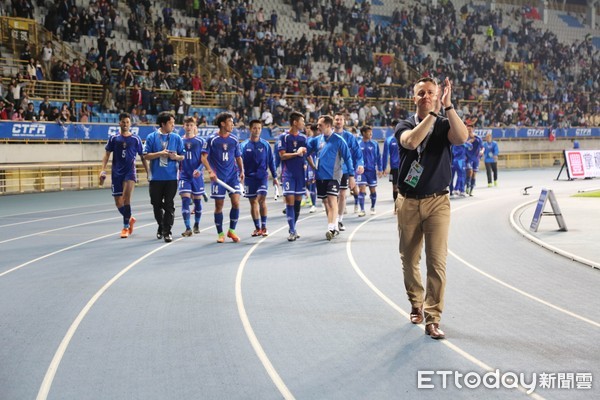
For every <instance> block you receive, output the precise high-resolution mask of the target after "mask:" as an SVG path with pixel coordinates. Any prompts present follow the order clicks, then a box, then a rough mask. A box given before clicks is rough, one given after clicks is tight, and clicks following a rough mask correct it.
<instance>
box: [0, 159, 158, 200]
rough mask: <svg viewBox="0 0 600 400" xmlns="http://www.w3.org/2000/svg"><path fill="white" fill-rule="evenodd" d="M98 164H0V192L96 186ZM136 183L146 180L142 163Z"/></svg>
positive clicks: (107, 180) (25, 191) (29, 191)
mask: <svg viewBox="0 0 600 400" xmlns="http://www.w3.org/2000/svg"><path fill="white" fill-rule="evenodd" d="M101 168H102V164H100V163H78V164H36V165H5V166H0V195H6V194H21V193H35V192H56V191H63V190H85V189H97V188H100V187H101V186H100V184H99V182H98V176H99V174H100V171H101ZM137 171H138V184H139V185H143V184H144V183H147V181H148V180H147V176H146V171H145V170H144V167H143V166H142V164H141V163H140V164H139V165H138V166H137ZM110 185H111V180H110V171H107V179H106V181H105V182H104V186H105V187H110Z"/></svg>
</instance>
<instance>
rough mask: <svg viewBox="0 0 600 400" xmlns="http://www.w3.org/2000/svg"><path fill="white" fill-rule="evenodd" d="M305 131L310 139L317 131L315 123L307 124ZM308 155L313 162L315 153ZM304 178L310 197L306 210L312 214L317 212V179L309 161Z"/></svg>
mask: <svg viewBox="0 0 600 400" xmlns="http://www.w3.org/2000/svg"><path fill="white" fill-rule="evenodd" d="M305 132H306V139H307V140H308V141H310V140H311V138H313V137H315V136H316V135H317V134H318V133H319V131H318V128H317V124H312V125H307V126H306V129H305ZM308 157H311V158H312V161H313V164H314V161H315V158H314V157H315V155H314V154H312V155H310V156H308ZM305 179H306V191H307V196H308V198H309V199H310V203H309V204H310V210H309V211H308V212H309V213H311V214H312V213H315V212H317V207H316V206H317V181H316V178H315V170H314V169H313V167H312V166H311V165H310V163H308V164H307V165H306V173H305Z"/></svg>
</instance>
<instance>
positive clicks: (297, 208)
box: [294, 200, 302, 232]
mask: <svg viewBox="0 0 600 400" xmlns="http://www.w3.org/2000/svg"><path fill="white" fill-rule="evenodd" d="M300 204H302V202H301V201H298V200H294V226H296V222H298V217H299V216H300V209H301V208H302V206H301V205H300ZM294 232H296V231H295V230H294Z"/></svg>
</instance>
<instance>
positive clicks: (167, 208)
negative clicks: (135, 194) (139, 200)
mask: <svg viewBox="0 0 600 400" xmlns="http://www.w3.org/2000/svg"><path fill="white" fill-rule="evenodd" d="M156 123H157V124H158V126H159V127H158V129H157V130H155V131H154V132H152V133H151V134H149V135H148V137H147V138H146V143H145V145H144V157H145V158H146V159H147V160H150V174H149V178H148V180H149V181H150V202H151V203H152V207H153V209H154V219H155V220H156V222H157V223H158V231H157V232H156V238H157V239H163V238H164V240H165V242H167V243H169V242H171V241H173V236H172V235H171V228H172V227H173V222H174V221H175V201H174V199H175V195H176V194H177V170H178V164H179V161H181V160H183V158H184V156H183V154H184V152H185V150H184V148H183V140H182V139H181V136H179V135H178V134H176V133H173V128H174V127H175V118H174V117H173V115H172V114H171V113H169V112H166V111H163V112H161V113H160V114H158V117H156Z"/></svg>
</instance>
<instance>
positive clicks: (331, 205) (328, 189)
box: [307, 115, 355, 240]
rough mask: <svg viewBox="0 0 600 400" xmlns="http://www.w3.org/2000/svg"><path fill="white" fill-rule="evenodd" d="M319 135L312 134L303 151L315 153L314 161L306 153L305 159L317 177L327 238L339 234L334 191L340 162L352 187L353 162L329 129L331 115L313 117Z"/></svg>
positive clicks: (339, 137)
mask: <svg viewBox="0 0 600 400" xmlns="http://www.w3.org/2000/svg"><path fill="white" fill-rule="evenodd" d="M317 128H318V130H319V133H320V135H319V136H317V137H314V138H312V139H311V140H310V141H309V143H308V151H307V155H309V156H310V155H311V154H315V158H316V162H313V160H312V158H311V157H308V158H307V160H308V163H309V164H311V166H312V167H313V168H314V170H315V176H316V179H317V197H318V198H320V199H322V200H323V204H324V205H325V212H326V213H327V232H325V237H326V238H327V240H331V239H333V238H334V237H335V236H337V235H339V233H340V232H339V230H338V227H339V225H338V193H339V188H340V179H341V178H342V175H343V171H342V163H343V164H344V166H345V168H346V170H347V171H350V173H349V177H348V184H349V185H350V187H354V185H355V181H354V166H353V165H352V156H351V155H350V149H349V148H348V145H347V144H346V141H345V140H344V139H343V138H342V137H341V136H340V135H338V134H336V133H334V132H333V118H332V117H331V116H330V115H323V116H321V117H320V118H319V120H318V121H317ZM312 164H314V165H312Z"/></svg>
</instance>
